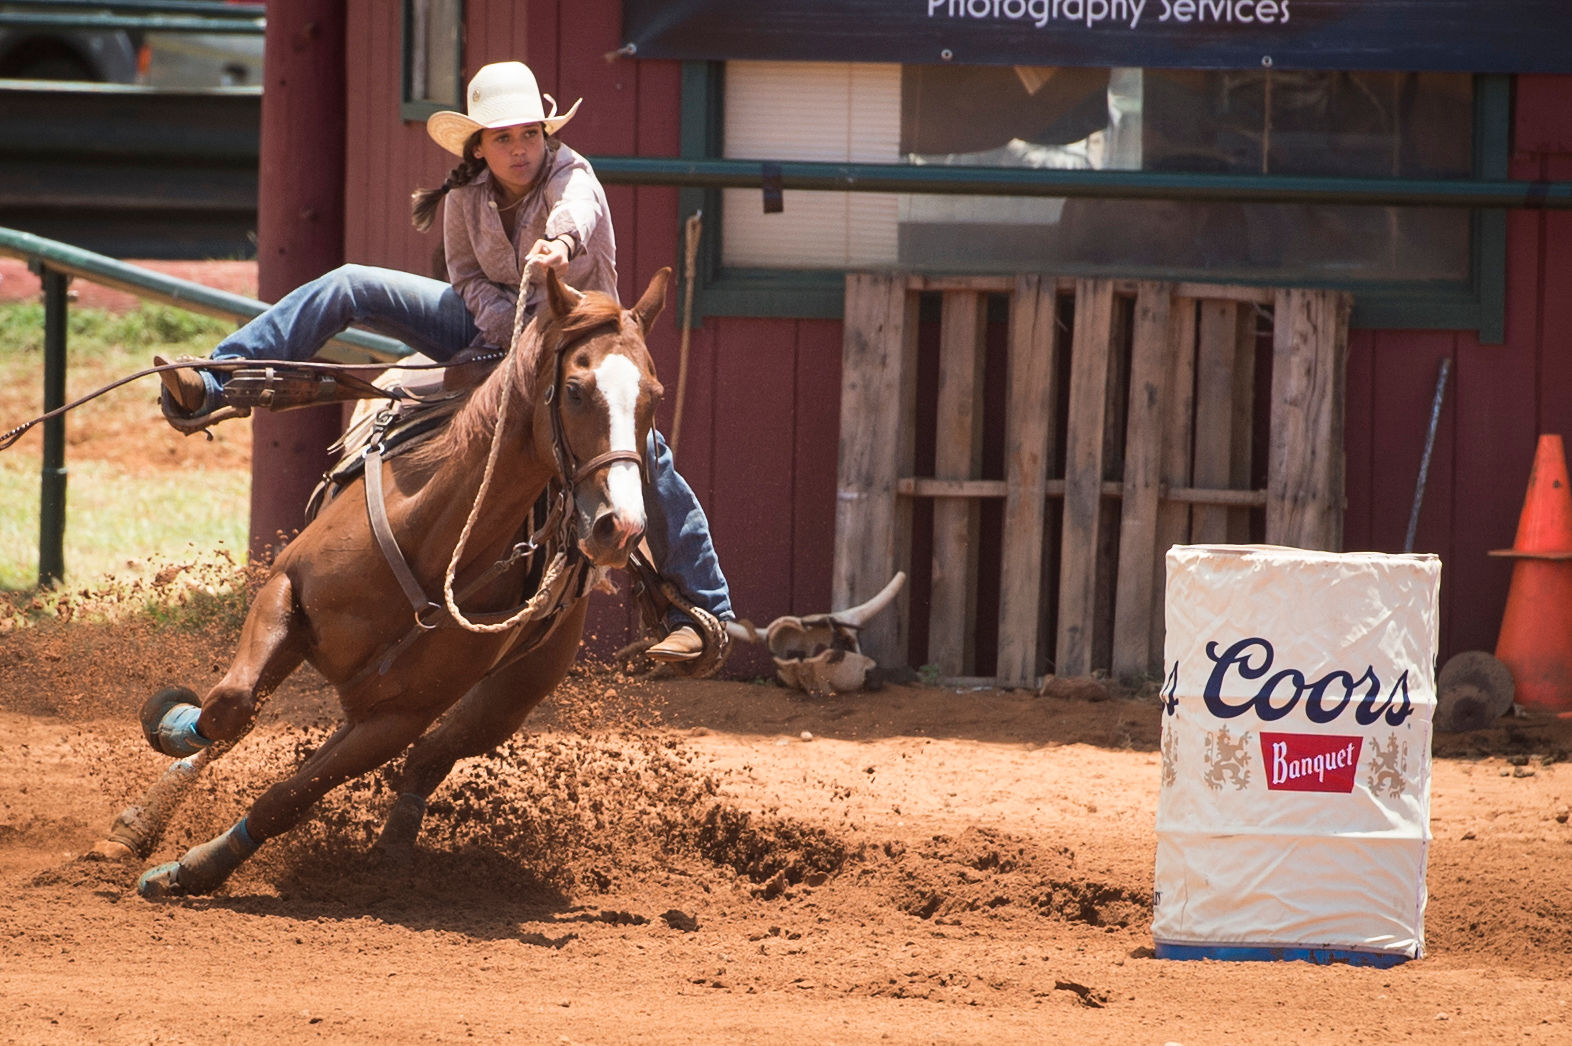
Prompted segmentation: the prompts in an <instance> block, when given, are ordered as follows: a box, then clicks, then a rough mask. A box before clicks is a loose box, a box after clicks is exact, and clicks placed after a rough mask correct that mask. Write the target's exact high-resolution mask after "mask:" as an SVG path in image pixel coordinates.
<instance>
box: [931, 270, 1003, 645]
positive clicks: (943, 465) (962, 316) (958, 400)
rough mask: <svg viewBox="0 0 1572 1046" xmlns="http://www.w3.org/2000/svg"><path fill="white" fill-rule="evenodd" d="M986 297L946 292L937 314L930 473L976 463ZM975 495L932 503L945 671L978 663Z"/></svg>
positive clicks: (937, 625)
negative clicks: (935, 396)
mask: <svg viewBox="0 0 1572 1046" xmlns="http://www.w3.org/2000/svg"><path fill="white" fill-rule="evenodd" d="M987 318H988V317H987V300H986V299H985V297H984V296H983V295H982V294H980V293H977V292H975V291H969V290H960V291H946V292H945V294H944V299H943V311H942V312H941V314H940V318H939V332H940V333H939V398H938V409H937V420H936V424H935V431H934V469H933V470H934V477H935V478H936V479H940V480H946V479H948V480H968V479H973V478H975V477H976V475H977V473H978V471H979V470H980V468H981V466H982V384H983V363H984V359H985V355H984V352H983V326H984V324H985V323H986V322H987ZM977 525H978V513H977V502H976V501H974V500H972V499H970V498H964V499H962V498H945V499H942V500H940V501H938V502H937V503H936V504H935V505H934V507H933V588H932V599H931V603H930V606H929V613H928V659H927V663H929V664H933V665H937V666H938V669H939V671H940V672H942V673H944V674H945V675H965V674H968V673H971V672H973V671H974V670H975V667H976V650H975V645H974V642H973V635H972V629H973V627H974V623H975V622H976V620H977V533H978V531H977Z"/></svg>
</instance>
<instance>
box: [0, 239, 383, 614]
mask: <svg viewBox="0 0 1572 1046" xmlns="http://www.w3.org/2000/svg"><path fill="white" fill-rule="evenodd" d="M0 255H5V256H8V257H12V258H21V259H23V260H24V261H26V262H27V263H28V268H30V269H31V270H32V271H33V272H35V273H37V274H38V276H39V278H40V280H41V281H42V283H43V294H44V375H43V377H44V412H45V413H48V412H49V411H52V410H55V409H57V408H59V407H62V406H64V405H65V402H66V398H65V393H66V380H65V379H66V322H67V309H68V308H69V304H70V302H69V298H68V297H67V293H66V292H67V289H68V287H69V285H70V281H71V279H72V278H73V277H77V276H80V277H82V278H83V279H87V280H90V281H92V282H93V283H96V284H99V285H101V286H104V287H110V288H113V289H115V290H121V291H127V292H129V293H132V294H135V295H137V296H139V297H141V298H145V299H147V300H150V301H155V302H160V303H162V304H165V305H173V306H176V307H178V308H182V309H186V310H188V311H190V312H196V313H201V314H202V315H205V316H216V317H218V318H220V319H226V320H231V321H233V322H236V323H237V324H238V323H244V322H245V321H247V320H250V319H251V318H252V317H254V316H256V315H257V314H258V313H261V312H262V311H264V310H265V309H266V308H267V305H265V304H264V303H262V302H260V301H257V300H256V299H254V298H248V297H246V296H245V295H243V294H233V293H230V292H229V291H221V290H216V289H215V288H212V287H206V286H203V285H202V284H200V283H194V282H192V281H190V280H182V279H179V278H177V277H174V276H168V275H166V274H164V273H161V272H154V271H153V270H151V269H144V268H142V267H140V266H137V265H131V264H129V263H127V262H123V261H118V260H116V259H114V258H110V257H106V256H105V255H102V254H95V253H93V252H92V251H85V250H83V249H81V248H80V247H73V246H71V245H70V244H65V243H60V242H58V241H55V240H47V239H45V238H43V237H42V236H35V235H33V234H32V233H28V232H20V231H18V230H16V229H6V228H0ZM409 354H410V350H409V349H408V348H407V347H406V346H404V345H403V344H402V343H400V342H397V341H394V340H393V339H392V338H384V337H382V336H381V335H378V334H371V333H368V332H366V331H357V330H348V331H345V332H344V333H342V334H340V335H339V336H338V337H337V338H334V339H333V340H332V341H330V342H328V344H327V345H326V346H325V347H324V348H323V349H322V351H321V352H320V353H319V355H321V356H323V357H324V358H326V359H330V360H335V361H337V362H341V363H387V362H390V361H392V360H395V359H398V358H401V357H403V356H407V355H409ZM42 428H43V440H44V445H43V466H42V469H41V473H40V480H39V482H40V499H39V527H38V530H39V537H38V584H39V586H40V587H46V586H49V585H53V584H54V583H55V582H57V581H59V580H60V579H61V578H63V577H64V576H65V509H66V464H65V418H64V417H54V418H50V419H49V420H48V421H45V422H44V423H43V426H42Z"/></svg>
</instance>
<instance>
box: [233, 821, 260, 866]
mask: <svg viewBox="0 0 1572 1046" xmlns="http://www.w3.org/2000/svg"><path fill="white" fill-rule="evenodd" d="M261 845H262V844H261V843H260V842H258V841H257V840H255V839H253V838H251V830H250V829H249V828H247V827H246V819H245V818H244V817H242V818H241V819H240V820H238V821H236V822H235V826H234V827H233V828H231V829H230V830H229V848H230V849H231V850H233V851H234V852H235V853H237V854H239V855H240V857H241V858H242V859H244V858H247V857H250V856H251V855H252V854H254V853H256V852H257V847H259V846H261Z"/></svg>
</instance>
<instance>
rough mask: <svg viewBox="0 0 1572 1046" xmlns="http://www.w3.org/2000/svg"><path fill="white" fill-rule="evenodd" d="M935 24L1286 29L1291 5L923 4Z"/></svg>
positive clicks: (1155, 1) (1187, 1) (1276, 1)
mask: <svg viewBox="0 0 1572 1046" xmlns="http://www.w3.org/2000/svg"><path fill="white" fill-rule="evenodd" d="M922 2H923V3H925V4H926V5H927V8H928V17H929V18H931V19H956V20H969V21H988V22H1025V23H1029V24H1031V25H1033V26H1035V27H1036V28H1038V29H1042V28H1044V27H1045V26H1047V25H1049V24H1050V23H1055V22H1057V23H1066V24H1071V25H1085V26H1086V27H1088V28H1095V27H1098V26H1102V25H1108V26H1112V27H1122V28H1127V29H1136V28H1139V27H1140V25H1141V24H1142V21H1143V19H1144V20H1145V21H1146V22H1147V23H1148V24H1150V23H1152V22H1156V23H1159V24H1166V25H1168V26H1170V27H1174V26H1181V25H1191V24H1206V25H1286V24H1287V23H1288V20H1289V11H1288V5H1289V2H1290V0H922Z"/></svg>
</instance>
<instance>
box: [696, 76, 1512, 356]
mask: <svg viewBox="0 0 1572 1046" xmlns="http://www.w3.org/2000/svg"><path fill="white" fill-rule="evenodd" d="M695 64H697V63H695ZM722 69H723V72H722ZM722 76H723V77H724V91H721V90H720V87H721V77H722ZM689 83H690V84H705V85H707V86H708V87H709V88H710V89H711V91H713V93H714V94H716V95H718V96H719V98H718V100H717V99H715V98H711V99H710V100H709V104H710V106H711V107H712V109H713V111H715V112H716V113H717V116H716V118H715V119H714V120H713V121H712V123H715V124H718V128H716V130H718V133H711V135H710V136H709V139H710V145H711V149H712V151H711V153H710V154H711V155H723V156H725V157H728V158H735V159H774V160H814V161H827V162H867V163H905V164H915V165H930V166H952V167H957V166H964V167H991V168H997V167H1009V168H1021V169H1023V170H1030V169H1043V168H1061V169H1062V168H1071V169H1083V170H1109V171H1113V170H1144V171H1167V172H1183V173H1192V174H1196V175H1206V174H1211V173H1224V174H1252V175H1254V174H1265V175H1274V174H1280V175H1285V176H1295V177H1311V178H1314V177H1335V178H1380V179H1386V178H1398V179H1426V180H1428V179H1466V178H1470V177H1501V176H1504V174H1505V163H1506V147H1505V124H1506V89H1505V80H1504V78H1496V77H1474V76H1471V75H1469V74H1466V73H1391V72H1337V71H1325V70H1318V71H1281V70H1272V69H1256V70H1247V71H1219V70H1159V69H1133V68H1122V69H1076V68H1042V67H1023V66H1015V67H1011V66H941V65H931V66H930V65H920V66H918V65H898V64H892V63H831V62H768V61H746V62H744V61H733V62H728V63H725V64H724V66H723V67H721V66H719V64H718V63H717V64H715V65H712V66H711V67H710V76H709V77H708V79H706V80H698V79H696V78H693V77H690V80H689ZM685 97H686V96H685ZM784 204H785V208H784V211H782V212H780V213H775V214H767V213H764V211H763V208H762V207H761V206H760V201H759V194H758V192H757V190H750V189H728V190H724V191H723V192H721V193H720V194H719V198H718V199H715V198H714V197H713V196H712V198H711V206H718V207H719V210H720V213H721V216H722V220H721V231H720V234H719V236H720V241H721V243H720V247H719V251H718V255H717V256H715V257H712V258H711V266H710V270H709V275H710V278H711V288H709V289H710V290H711V291H712V293H711V294H710V295H709V296H708V297H709V299H710V300H707V301H701V305H700V307H701V309H703V311H705V312H709V313H712V314H713V313H721V312H725V311H728V304H729V302H728V298H729V297H733V296H735V295H736V293H737V292H738V291H739V290H740V291H743V292H744V293H742V295H741V298H740V299H738V300H737V301H736V305H737V306H738V308H737V311H744V310H758V309H759V308H760V307H761V305H762V304H765V303H764V302H763V301H762V300H761V298H760V294H761V293H763V292H764V291H765V290H766V288H767V286H768V283H769V281H770V280H772V279H773V280H774V281H776V282H777V283H781V284H782V285H783V286H790V287H791V288H792V290H791V292H790V294H789V295H788V297H796V298H797V299H798V300H799V301H800V302H802V303H803V304H804V305H806V304H807V303H809V302H813V301H817V302H818V303H819V307H818V308H817V309H815V311H814V312H813V314H820V315H823V314H833V313H829V312H828V311H827V310H828V309H830V308H833V309H835V310H837V311H838V308H839V305H838V293H839V291H838V285H839V278H840V274H841V272H844V271H845V270H847V269H856V268H902V269H911V270H915V271H933V272H948V273H954V272H971V273H1005V272H1017V271H1051V272H1055V273H1058V274H1062V275H1119V276H1144V277H1158V278H1167V279H1195V280H1206V281H1212V282H1245V283H1257V284H1263V283H1264V284H1294V285H1309V286H1317V285H1321V286H1326V285H1331V286H1339V287H1347V288H1349V289H1352V290H1353V291H1354V292H1355V300H1356V314H1355V317H1354V321H1355V323H1356V324H1360V325H1364V326H1440V327H1474V328H1478V329H1481V330H1482V332H1484V333H1485V334H1486V340H1489V337H1488V335H1489V334H1490V333H1491V332H1492V330H1493V329H1494V328H1496V327H1498V326H1499V323H1500V316H1499V312H1500V309H1499V300H1498V299H1499V294H1500V282H1501V280H1502V279H1503V278H1504V272H1503V269H1502V267H1501V266H1500V265H1499V264H1498V263H1497V262H1495V261H1494V260H1493V259H1494V258H1495V257H1496V255H1497V254H1498V253H1499V248H1500V242H1501V241H1502V240H1503V238H1504V225H1503V223H1502V221H1501V218H1500V215H1499V213H1497V214H1495V215H1481V214H1476V213H1470V212H1469V211H1468V210H1466V209H1460V208H1438V207H1429V208H1427V207H1372V206H1356V205H1338V204H1335V203H1326V204H1323V203H1314V204H1267V203H1245V204H1241V203H1226V202H1221V203H1202V202H1180V201H1165V200H1117V199H1106V198H1074V199H1068V200H1066V199H1051V198H1045V197H1028V196H1022V197H1007V196H963V195H953V194H926V195H897V194H884V193H824V192H809V191H805V190H792V189H787V190H786V191H785V194H784ZM815 285H816V286H817V287H818V288H819V290H818V295H819V296H818V297H815V294H814V293H813V292H812V290H811V289H812V288H813V287H814V286H815ZM804 290H808V291H809V293H808V294H807V295H804V293H803V292H804ZM703 297H705V295H704V294H703V293H702V292H701V299H702V298H703ZM1493 301H1494V304H1492V302H1493ZM782 304H783V305H784V307H783V308H777V309H775V310H773V311H772V313H771V314H782V313H785V314H791V308H792V307H791V306H790V305H787V304H785V303H782ZM799 308H800V306H799ZM1492 309H1493V311H1494V315H1493V318H1492V315H1491V312H1492ZM753 314H759V313H758V312H757V311H754V313H753ZM799 314H807V311H806V310H803V312H801V313H799Z"/></svg>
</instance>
